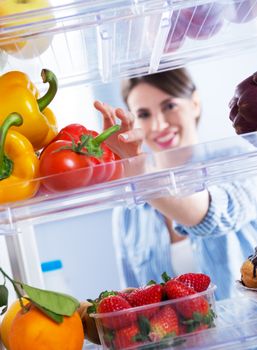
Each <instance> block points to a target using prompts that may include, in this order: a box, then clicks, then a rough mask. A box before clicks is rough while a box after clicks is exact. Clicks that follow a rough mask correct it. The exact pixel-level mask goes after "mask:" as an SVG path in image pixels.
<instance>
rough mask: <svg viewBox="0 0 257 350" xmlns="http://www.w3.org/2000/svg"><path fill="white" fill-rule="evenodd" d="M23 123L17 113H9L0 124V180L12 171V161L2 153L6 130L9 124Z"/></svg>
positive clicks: (17, 124)
mask: <svg viewBox="0 0 257 350" xmlns="http://www.w3.org/2000/svg"><path fill="white" fill-rule="evenodd" d="M22 123H23V119H22V116H21V115H20V114H18V113H11V114H9V115H8V117H6V118H5V120H4V122H3V124H2V125H1V126H0V180H3V179H6V178H7V177H9V176H10V175H11V173H12V169H13V162H12V160H11V159H9V158H8V157H7V156H6V155H5V153H4V148H5V147H4V146H5V140H6V136H7V132H8V130H9V129H10V127H11V126H13V125H15V126H20V125H22Z"/></svg>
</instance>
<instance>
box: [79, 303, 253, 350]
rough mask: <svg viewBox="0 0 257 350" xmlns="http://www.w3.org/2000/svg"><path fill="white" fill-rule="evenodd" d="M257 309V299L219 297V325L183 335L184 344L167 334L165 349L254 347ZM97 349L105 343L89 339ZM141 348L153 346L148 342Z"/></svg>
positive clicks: (242, 349)
mask: <svg viewBox="0 0 257 350" xmlns="http://www.w3.org/2000/svg"><path fill="white" fill-rule="evenodd" d="M256 312H257V299H250V298H246V297H244V296H240V302H239V300H238V298H233V299H227V300H223V301H219V302H217V303H216V313H217V315H218V317H217V321H216V324H217V326H216V328H211V329H207V330H204V331H201V332H198V333H192V334H188V335H185V336H181V337H179V338H178V339H180V338H181V340H183V341H182V343H181V344H180V345H177V344H176V345H174V346H172V341H171V340H170V339H168V338H167V340H166V341H163V342H162V343H161V344H160V346H161V348H162V349H176V350H232V349H233V350H254V349H256V344H257V335H256V326H257V318H256ZM157 345H159V344H157ZM156 348H157V346H156ZM97 349H99V350H100V349H102V347H100V346H96V345H94V344H90V343H85V345H84V348H83V350H97ZM140 349H142V350H143V349H150V347H149V345H146V346H145V347H144V346H142V347H140ZM152 349H154V347H152Z"/></svg>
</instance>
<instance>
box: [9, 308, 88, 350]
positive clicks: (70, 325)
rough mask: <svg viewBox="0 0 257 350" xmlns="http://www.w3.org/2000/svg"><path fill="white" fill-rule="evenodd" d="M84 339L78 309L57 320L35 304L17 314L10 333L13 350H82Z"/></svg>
mask: <svg viewBox="0 0 257 350" xmlns="http://www.w3.org/2000/svg"><path fill="white" fill-rule="evenodd" d="M83 342H84V332H83V326H82V321H81V319H80V317H79V314H78V312H75V313H74V314H73V315H72V316H71V317H66V316H65V317H64V320H63V322H62V323H56V322H54V321H53V320H52V319H50V318H49V317H47V316H46V315H45V314H43V313H42V312H41V311H40V310H39V309H38V308H37V307H35V306H34V305H32V304H30V305H29V310H28V311H27V312H25V313H24V311H23V310H20V311H19V312H18V313H17V315H16V317H15V318H14V320H13V322H12V326H11V329H10V333H9V345H10V350H82V348H83Z"/></svg>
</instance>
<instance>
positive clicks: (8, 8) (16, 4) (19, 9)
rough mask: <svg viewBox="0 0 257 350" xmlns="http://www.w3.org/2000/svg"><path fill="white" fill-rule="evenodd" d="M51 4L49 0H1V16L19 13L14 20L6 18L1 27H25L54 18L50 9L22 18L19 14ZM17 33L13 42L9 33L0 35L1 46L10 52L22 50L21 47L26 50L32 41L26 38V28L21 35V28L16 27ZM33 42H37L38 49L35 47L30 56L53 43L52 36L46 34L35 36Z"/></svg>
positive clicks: (39, 52) (42, 50)
mask: <svg viewBox="0 0 257 350" xmlns="http://www.w3.org/2000/svg"><path fill="white" fill-rule="evenodd" d="M50 6H51V5H50V2H49V1H48V0H1V1H0V17H1V18H3V17H4V16H10V15H14V14H17V18H15V17H14V18H13V19H12V20H8V19H6V20H5V21H3V23H2V24H0V29H3V28H4V29H8V28H10V29H12V28H19V26H23V27H24V28H25V27H26V25H28V24H29V23H33V22H40V21H49V20H50V19H51V18H53V15H52V14H51V12H50V11H48V12H47V13H46V14H41V15H40V16H35V15H34V16H21V17H20V18H19V14H20V13H23V12H28V11H33V10H34V11H35V10H39V9H43V8H48V7H50ZM15 34H16V36H17V37H16V40H15V42H13V40H10V39H9V38H8V35H3V34H2V35H0V48H1V49H3V50H5V51H7V52H8V53H9V54H15V53H16V52H20V50H21V49H22V50H24V49H25V48H26V47H27V45H29V44H30V41H32V40H25V39H24V30H23V31H22V30H21V31H20V36H19V29H16V32H15ZM33 43H34V45H35V44H36V51H35V49H34V50H33V54H32V51H31V54H30V55H29V56H30V57H33V56H35V52H36V53H37V54H41V53H42V52H44V51H45V50H46V49H47V48H48V47H49V45H50V44H51V37H50V36H44V37H39V38H34V39H33ZM34 48H35V46H34ZM26 52H27V51H26ZM27 55H28V54H27Z"/></svg>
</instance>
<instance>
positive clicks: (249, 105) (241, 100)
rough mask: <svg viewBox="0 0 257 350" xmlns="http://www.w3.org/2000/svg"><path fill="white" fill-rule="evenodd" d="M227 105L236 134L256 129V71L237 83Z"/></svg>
mask: <svg viewBox="0 0 257 350" xmlns="http://www.w3.org/2000/svg"><path fill="white" fill-rule="evenodd" d="M229 107H230V115H229V119H230V120H231V121H232V122H233V126H234V128H235V130H236V133H237V134H244V133H247V132H252V131H257V72H255V73H254V74H252V75H251V76H250V77H248V78H246V79H245V80H243V81H242V82H241V83H240V84H238V85H237V87H236V90H235V93H234V97H233V98H232V99H231V101H230V102H229Z"/></svg>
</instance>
